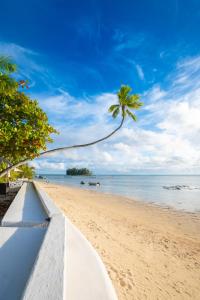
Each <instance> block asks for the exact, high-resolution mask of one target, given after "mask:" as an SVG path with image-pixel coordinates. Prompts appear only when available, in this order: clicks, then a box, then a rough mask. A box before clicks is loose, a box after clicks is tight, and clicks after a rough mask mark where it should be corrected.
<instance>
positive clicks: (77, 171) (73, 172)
mask: <svg viewBox="0 0 200 300" xmlns="http://www.w3.org/2000/svg"><path fill="white" fill-rule="evenodd" d="M66 175H71V176H91V175H92V172H91V171H90V170H88V169H86V168H82V169H77V168H71V169H67V171H66Z"/></svg>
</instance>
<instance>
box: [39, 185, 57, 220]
mask: <svg viewBox="0 0 200 300" xmlns="http://www.w3.org/2000/svg"><path fill="white" fill-rule="evenodd" d="M33 184H34V187H35V189H36V191H37V194H38V197H39V199H40V201H41V203H42V205H43V207H44V209H45V212H46V214H47V215H48V217H50V218H51V217H52V216H53V215H60V214H62V212H61V211H60V209H59V208H58V207H57V206H55V204H54V203H53V201H52V200H51V198H50V197H49V196H48V195H47V194H46V193H45V191H44V190H43V189H41V188H40V187H39V185H38V184H37V183H36V182H35V181H34V182H33Z"/></svg>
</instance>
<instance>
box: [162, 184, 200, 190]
mask: <svg viewBox="0 0 200 300" xmlns="http://www.w3.org/2000/svg"><path fill="white" fill-rule="evenodd" d="M163 189H166V190H173V191H176V190H188V191H191V190H200V186H191V185H171V186H165V185H164V186H163Z"/></svg>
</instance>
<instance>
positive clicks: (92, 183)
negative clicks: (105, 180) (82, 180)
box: [88, 182, 100, 186]
mask: <svg viewBox="0 0 200 300" xmlns="http://www.w3.org/2000/svg"><path fill="white" fill-rule="evenodd" d="M88 184H89V185H92V186H100V182H88Z"/></svg>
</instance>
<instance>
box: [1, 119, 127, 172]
mask: <svg viewBox="0 0 200 300" xmlns="http://www.w3.org/2000/svg"><path fill="white" fill-rule="evenodd" d="M124 118H125V117H124V115H123V116H122V120H121V123H120V125H119V126H118V127H117V128H116V129H115V130H113V131H112V132H111V133H110V134H108V135H106V136H105V137H103V138H101V139H98V140H96V141H94V142H90V143H87V144H80V145H73V146H66V147H60V148H55V149H51V150H47V151H44V152H42V153H40V155H39V157H40V156H42V155H45V154H47V153H53V152H57V151H62V150H69V149H75V148H83V147H88V146H92V145H95V144H97V143H100V142H102V141H104V140H106V139H108V138H110V137H111V136H112V135H113V134H115V133H116V132H117V131H118V130H119V129H120V128H121V127H122V125H123V123H124ZM29 160H30V159H24V160H22V161H20V162H18V163H16V164H14V165H12V166H9V167H8V168H6V169H4V170H3V171H1V172H0V177H2V176H4V175H6V174H7V172H9V171H11V170H13V169H14V168H17V167H19V166H21V165H23V164H25V163H27V162H28V161H29Z"/></svg>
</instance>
